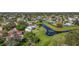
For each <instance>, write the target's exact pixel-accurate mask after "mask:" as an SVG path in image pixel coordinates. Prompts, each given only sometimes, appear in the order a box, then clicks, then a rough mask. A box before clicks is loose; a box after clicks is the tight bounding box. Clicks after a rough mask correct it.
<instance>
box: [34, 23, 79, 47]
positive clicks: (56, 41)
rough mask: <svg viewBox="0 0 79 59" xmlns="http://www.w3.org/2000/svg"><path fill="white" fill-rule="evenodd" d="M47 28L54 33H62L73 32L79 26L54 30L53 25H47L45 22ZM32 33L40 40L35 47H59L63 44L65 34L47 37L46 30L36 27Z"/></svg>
mask: <svg viewBox="0 0 79 59" xmlns="http://www.w3.org/2000/svg"><path fill="white" fill-rule="evenodd" d="M45 24H46V25H47V26H49V27H50V28H52V29H54V30H55V31H63V30H73V29H76V28H78V27H79V26H69V27H62V28H56V27H55V26H53V25H50V24H48V23H47V22H45ZM33 32H34V33H35V34H36V36H38V37H39V38H40V42H39V43H37V44H36V45H37V46H59V45H64V44H65V35H66V34H67V33H60V34H56V35H53V36H47V35H46V34H45V32H46V30H45V29H44V28H43V27H40V28H39V27H38V28H36V29H35V30H33Z"/></svg>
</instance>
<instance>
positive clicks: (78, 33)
mask: <svg viewBox="0 0 79 59" xmlns="http://www.w3.org/2000/svg"><path fill="white" fill-rule="evenodd" d="M65 39H66V40H65V44H67V45H70V46H74V45H75V46H77V45H79V29H76V30H73V31H71V32H69V33H67V34H66V35H65Z"/></svg>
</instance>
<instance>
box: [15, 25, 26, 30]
mask: <svg viewBox="0 0 79 59" xmlns="http://www.w3.org/2000/svg"><path fill="white" fill-rule="evenodd" d="M25 28H26V26H25V25H21V24H18V25H16V29H18V30H25Z"/></svg>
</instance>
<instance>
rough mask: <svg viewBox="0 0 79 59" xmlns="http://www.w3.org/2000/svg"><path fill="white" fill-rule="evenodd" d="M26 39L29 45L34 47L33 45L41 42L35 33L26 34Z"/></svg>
mask: <svg viewBox="0 0 79 59" xmlns="http://www.w3.org/2000/svg"><path fill="white" fill-rule="evenodd" d="M24 38H25V39H27V42H28V45H33V43H38V42H39V41H40V39H39V38H38V37H37V36H36V35H35V34H34V33H33V32H28V33H25V34H24Z"/></svg>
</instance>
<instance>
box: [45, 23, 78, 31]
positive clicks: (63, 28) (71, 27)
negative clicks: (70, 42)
mask: <svg viewBox="0 0 79 59" xmlns="http://www.w3.org/2000/svg"><path fill="white" fill-rule="evenodd" d="M44 24H46V25H47V26H49V27H50V28H52V29H54V30H56V31H63V30H74V29H76V28H78V27H79V26H77V25H74V26H63V27H62V28H57V27H55V26H53V25H51V24H49V23H47V22H44Z"/></svg>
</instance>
